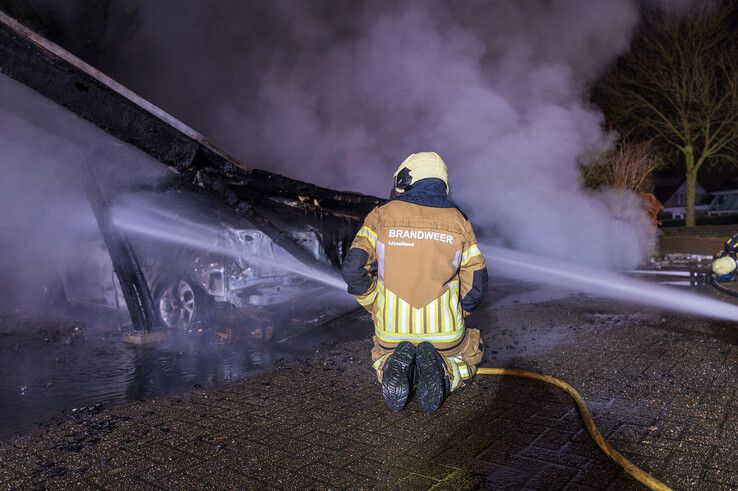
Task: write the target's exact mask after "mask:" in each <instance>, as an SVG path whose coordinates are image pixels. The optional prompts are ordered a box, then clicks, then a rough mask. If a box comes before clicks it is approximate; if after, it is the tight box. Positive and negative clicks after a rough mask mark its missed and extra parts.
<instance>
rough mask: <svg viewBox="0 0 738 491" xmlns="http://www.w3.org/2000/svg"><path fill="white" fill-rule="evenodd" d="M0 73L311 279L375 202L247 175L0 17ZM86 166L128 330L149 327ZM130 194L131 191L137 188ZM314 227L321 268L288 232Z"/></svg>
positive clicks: (176, 124)
mask: <svg viewBox="0 0 738 491" xmlns="http://www.w3.org/2000/svg"><path fill="white" fill-rule="evenodd" d="M0 73H2V74H4V75H5V76H7V77H8V78H10V79H14V80H16V81H17V82H19V83H21V84H24V85H26V86H28V87H29V88H31V89H33V90H34V91H36V92H38V93H39V94H41V95H42V96H43V97H45V98H46V99H48V100H49V101H52V102H54V103H56V104H59V105H60V106H62V107H64V108H66V109H67V110H69V111H70V112H71V113H73V114H76V115H77V116H79V117H81V118H82V119H84V120H87V121H89V122H90V123H92V124H94V125H95V126H97V127H98V128H100V129H101V130H103V131H104V132H106V133H108V134H109V135H111V136H113V137H114V138H116V139H117V140H119V141H121V142H123V143H125V144H128V145H131V146H133V147H135V148H138V149H139V150H141V151H143V152H144V153H145V154H148V155H149V156H151V157H152V158H153V159H154V160H155V161H158V162H160V163H162V164H164V165H166V166H167V167H168V168H169V169H171V170H172V171H173V172H172V173H171V178H167V179H164V180H163V181H162V182H153V183H151V185H150V187H151V188H154V189H157V190H162V191H166V190H187V191H193V192H197V193H204V194H206V195H207V196H208V197H209V199H210V198H212V199H213V200H214V201H217V202H225V203H226V204H227V205H228V206H229V207H230V208H231V209H232V210H233V211H234V212H235V213H236V214H237V215H239V216H240V217H242V218H245V219H247V220H248V221H249V222H250V223H251V224H252V225H253V226H254V227H256V228H257V229H259V230H260V231H261V232H263V233H265V234H266V235H268V236H269V237H270V238H271V239H272V241H273V242H274V243H275V244H276V245H278V246H281V247H282V248H283V249H285V250H286V251H287V252H288V253H289V254H291V255H292V256H293V257H295V258H296V259H297V260H299V261H301V262H302V263H304V264H307V265H308V266H310V267H311V268H312V269H311V271H313V272H314V274H316V275H329V277H334V276H335V275H336V267H337V266H338V265H339V264H340V263H341V261H342V257H343V254H344V253H345V251H346V249H347V247H348V245H349V244H350V241H351V239H352V238H353V234H354V233H355V231H356V229H357V228H358V227H359V226H360V223H361V221H362V219H363V217H364V215H366V213H368V212H369V211H370V210H371V209H372V208H373V207H375V206H376V205H378V204H380V203H382V202H383V200H381V199H379V198H375V197H371V196H365V195H362V194H359V193H350V192H340V191H334V190H331V189H327V188H324V187H320V186H316V185H314V184H310V183H306V182H303V181H298V180H295V179H290V178H288V177H284V176H280V175H277V174H273V173H271V172H267V171H264V170H259V169H254V168H252V167H250V166H246V165H244V164H242V163H240V162H238V161H237V160H236V159H235V158H234V157H232V156H230V155H229V154H227V153H226V152H224V151H222V150H220V149H218V148H217V147H215V146H214V145H212V144H211V143H210V142H208V141H207V140H206V139H205V138H204V137H203V136H202V135H200V134H199V133H197V132H196V131H194V130H193V129H192V128H190V127H188V126H187V125H185V124H183V123H182V122H181V121H178V120H177V119H175V118H174V117H172V116H171V115H169V114H167V113H166V112H164V111H162V110H161V109H159V108H157V107H156V106H154V105H153V104H151V103H149V102H148V101H146V100H145V99H143V98H141V97H139V96H138V95H136V94H134V93H133V92H131V91H130V90H128V89H126V88H125V87H123V86H122V85H120V84H119V83H117V82H116V81H114V80H112V79H111V78H110V77H108V76H106V75H104V74H103V73H101V72H99V71H98V70H96V69H95V68H93V67H91V66H90V65H88V64H86V63H84V62H83V61H81V60H79V59H78V58H77V57H75V56H74V55H72V54H70V53H69V52H67V51H66V50H64V49H62V48H60V47H59V46H57V45H56V44H54V43H52V42H50V41H48V40H46V39H44V38H43V37H41V36H39V35H38V34H36V33H34V32H33V31H31V30H29V29H28V28H26V27H24V26H23V25H21V24H20V23H18V22H17V21H15V20H14V19H12V18H10V17H8V16H7V15H6V14H4V13H3V12H0ZM96 164H97V162H88V163H86V165H87V172H86V174H87V175H86V176H84V179H83V180H85V181H86V182H85V190H86V193H87V197H88V201H89V203H90V206H91V208H92V210H93V213H94V214H95V218H96V220H97V223H98V226H99V228H100V232H101V235H102V237H103V239H104V241H105V243H106V245H107V248H108V252H109V253H110V257H111V260H112V262H113V267H114V269H115V272H116V275H117V276H118V279H119V280H120V284H121V287H122V290H123V293H124V296H125V298H126V304H127V306H128V310H129V313H130V314H131V319H132V321H133V324H134V327H136V328H142V329H144V330H153V329H157V328H158V322H157V320H156V315H155V313H154V311H153V305H152V298H151V292H150V289H149V286H148V279H147V278H146V277H145V276H144V274H143V272H142V270H141V268H140V266H139V263H138V261H137V258H136V252H135V251H134V250H133V248H132V247H131V244H130V242H129V241H128V239H127V237H126V236H125V234H124V233H123V232H122V231H119V230H117V229H116V228H115V227H113V226H112V222H111V219H110V215H109V210H110V207H111V202H112V201H111V199H110V195H109V192H110V191H114V192H121V191H126V190H125V189H115V190H112V189H103V188H101V187H100V186H99V184H98V182H97V180H96V177H95V174H96V173H97V168H96V167H95V165H96ZM136 189H138V190H140V189H141V188H140V187H137V188H136ZM308 229H309V230H315V231H317V232H318V234H319V236H320V237H321V240H322V246H323V247H324V249H325V252H326V254H327V257H328V263H325V262H324V261H323V260H321V259H319V258H317V257H315V255H314V254H313V253H312V252H311V251H309V250H307V249H306V248H304V247H303V246H302V245H301V243H300V242H299V241H298V240H295V238H293V237H292V235H291V233H290V230H295V231H299V230H308Z"/></svg>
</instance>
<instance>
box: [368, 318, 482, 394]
mask: <svg viewBox="0 0 738 491" xmlns="http://www.w3.org/2000/svg"><path fill="white" fill-rule="evenodd" d="M421 342H422V341H421ZM430 342H431V343H432V341H430ZM396 346H397V345H392V346H388V345H386V344H384V343H383V342H382V341H380V340H379V339H378V338H377V337H376V336H374V348H372V366H373V367H374V369H375V370H376V371H377V380H379V382H380V383H381V382H382V372H383V369H384V365H385V363H386V362H387V359H388V358H389V356H390V355H391V354H392V353H393V352H394V351H395V347H396ZM434 346H436V345H435V344H434ZM436 349H437V350H438V353H440V354H441V356H443V359H444V361H445V362H446V375H448V378H449V382H450V386H451V390H452V391H453V390H456V389H458V388H459V387H463V386H464V381H466V380H469V379H470V378H472V377H473V376H474V374H476V373H477V365H478V364H479V363H481V361H482V355H483V354H484V347H483V346H482V341H481V336H480V333H479V330H478V329H466V331H465V332H464V337H463V338H461V341H459V342H458V343H457V344H455V345H454V346H451V347H445V346H443V345H438V346H436Z"/></svg>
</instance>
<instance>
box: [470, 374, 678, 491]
mask: <svg viewBox="0 0 738 491" xmlns="http://www.w3.org/2000/svg"><path fill="white" fill-rule="evenodd" d="M477 374H478V375H503V376H510V377H520V378H527V379H532V380H539V381H541V382H546V383H547V384H551V385H555V386H556V387H558V388H560V389H563V390H564V392H566V393H567V394H569V396H571V398H572V399H574V403H575V404H576V406H577V409H578V410H579V416H580V417H581V418H582V423H583V424H584V427H585V428H586V429H587V432H588V433H589V436H591V437H592V439H593V440H594V441H595V443H596V444H597V446H598V447H599V448H600V450H602V453H604V454H605V455H606V456H607V457H608V458H609V459H610V460H612V461H613V462H615V463H616V464H618V465H619V466H620V467H622V468H623V470H624V471H625V472H627V473H628V474H630V475H631V476H632V477H633V478H635V479H636V480H638V481H639V482H640V483H641V484H643V485H644V486H646V487H647V488H649V489H653V490H659V491H667V490H670V489H671V488H670V487H669V486H667V485H666V484H664V483H663V482H661V481H659V480H658V479H656V478H655V477H653V476H652V475H650V474H649V473H648V472H646V471H644V470H643V469H641V468H640V467H638V466H637V465H635V464H634V463H633V462H631V461H630V460H628V459H626V458H625V457H623V455H621V454H620V453H619V452H618V451H617V450H615V449H614V448H612V446H610V444H609V443H607V441H606V440H605V438H604V437H603V436H602V434H601V433H600V431H599V430H598V429H597V425H595V422H594V419H592V414H591V413H590V412H589V408H587V404H586V403H585V402H584V399H583V398H582V396H581V395H579V392H577V391H576V389H574V387H572V386H571V385H569V384H567V383H566V382H564V381H563V380H559V379H557V378H555V377H551V376H549V375H543V374H540V373H536V372H529V371H527V370H517V369H514V368H480V369H479V370H478V371H477Z"/></svg>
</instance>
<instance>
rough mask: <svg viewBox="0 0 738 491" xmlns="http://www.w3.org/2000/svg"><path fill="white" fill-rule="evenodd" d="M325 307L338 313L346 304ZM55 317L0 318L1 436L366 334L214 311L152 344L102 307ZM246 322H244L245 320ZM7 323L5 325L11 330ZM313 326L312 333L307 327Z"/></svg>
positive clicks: (222, 380)
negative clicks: (135, 339)
mask: <svg viewBox="0 0 738 491" xmlns="http://www.w3.org/2000/svg"><path fill="white" fill-rule="evenodd" d="M342 307H343V309H336V310H334V311H332V312H330V315H331V316H333V317H339V316H340V315H341V313H342V312H350V309H351V308H353V307H354V305H353V304H350V307H348V306H346V305H343V306H342ZM55 317H56V318H55V319H54V320H49V319H44V320H42V321H40V320H37V319H34V318H33V317H32V316H25V317H23V316H19V317H16V318H13V317H5V318H4V319H3V322H2V326H4V328H5V329H3V330H0V394H2V400H1V401H0V440H7V439H9V438H11V437H13V436H17V435H20V434H23V433H24V432H27V431H29V430H30V429H32V428H33V427H36V426H40V425H42V424H45V423H49V422H52V421H53V420H55V419H58V418H59V417H63V416H65V415H68V414H71V413H74V412H76V411H85V410H90V409H94V410H98V409H99V407H100V405H105V404H111V403H120V402H124V401H131V400H141V399H147V398H152V397H156V396H161V395H164V394H176V393H180V392H184V391H187V390H192V389H193V388H200V387H212V386H217V385H223V384H228V383H232V382H234V381H236V380H238V379H241V378H245V377H251V376H255V375H257V374H259V373H261V372H263V371H264V370H268V369H269V368H270V367H271V366H272V365H273V364H274V363H275V362H276V361H283V360H290V359H293V358H295V357H297V356H304V355H305V353H306V352H309V351H310V350H311V349H312V347H313V346H315V345H316V344H320V343H321V342H325V341H326V340H330V341H332V342H337V341H340V340H350V339H357V338H359V337H362V336H363V335H365V334H366V333H365V332H358V331H355V330H353V331H352V330H351V329H350V328H348V329H341V330H340V332H332V331H330V330H329V329H323V328H318V326H317V322H316V321H317V320H325V319H317V318H312V317H311V318H309V319H308V320H307V321H306V320H304V319H297V320H295V319H290V318H289V317H290V316H281V318H280V319H279V320H280V322H281V323H282V324H288V325H289V328H286V329H282V330H278V329H274V328H273V324H274V322H266V323H264V322H261V323H257V322H255V321H254V320H253V319H251V318H246V316H244V315H239V312H235V313H234V312H227V313H220V314H219V315H217V316H215V318H214V319H212V321H211V323H210V325H209V326H201V328H194V329H193V330H192V331H191V332H189V333H177V332H175V331H172V332H171V333H170V335H169V339H168V340H167V341H166V342H164V343H159V344H158V345H157V346H156V347H155V348H154V347H145V348H141V347H135V346H131V345H129V344H126V343H123V342H122V341H123V338H124V337H125V335H126V334H127V333H129V332H131V328H130V326H129V325H126V317H125V316H121V315H116V314H115V313H111V312H110V311H108V312H104V311H102V312H101V311H94V310H90V309H83V308H80V307H74V308H71V307H70V308H67V309H66V311H64V312H61V313H58V314H57V315H56V316H55ZM244 326H247V327H244ZM11 327H12V330H11ZM317 329H320V332H315V331H316V330H317Z"/></svg>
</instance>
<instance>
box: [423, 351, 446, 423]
mask: <svg viewBox="0 0 738 491" xmlns="http://www.w3.org/2000/svg"><path fill="white" fill-rule="evenodd" d="M444 366H445V364H444V362H443V357H442V356H441V355H440V354H439V353H438V351H436V348H434V347H433V345H432V344H430V343H428V342H424V343H420V344H419V345H418V346H417V347H416V348H415V370H416V371H417V378H416V384H417V385H416V386H415V399H416V400H417V402H418V407H419V408H420V410H421V411H423V412H426V413H432V412H435V411H437V410H438V408H440V407H441V404H443V400H444V399H445V398H446V395H447V394H448V377H446V370H445V368H444Z"/></svg>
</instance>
